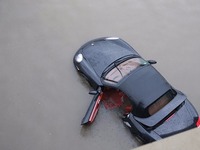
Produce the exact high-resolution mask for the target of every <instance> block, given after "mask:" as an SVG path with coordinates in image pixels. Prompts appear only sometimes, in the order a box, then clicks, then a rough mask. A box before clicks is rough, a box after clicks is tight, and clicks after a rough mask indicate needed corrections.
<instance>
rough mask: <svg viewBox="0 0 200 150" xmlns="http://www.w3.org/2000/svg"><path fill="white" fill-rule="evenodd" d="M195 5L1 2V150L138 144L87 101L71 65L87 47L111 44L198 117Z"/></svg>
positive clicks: (194, 1) (110, 114) (198, 20)
mask: <svg viewBox="0 0 200 150" xmlns="http://www.w3.org/2000/svg"><path fill="white" fill-rule="evenodd" d="M199 27H200V2H199V1H198V0H190V1H186V0H168V1H164V0H157V1H152V0H150V1H143V0H140V1H138V0H123V1H120V0H117V1H116V0H109V1H106V0H101V1H92V0H85V1H81V0H73V1H70V0H57V1H56V0H34V1H27V0H18V1H12V0H1V1H0V149H1V150H11V149H14V150H26V149H29V150H36V149H37V150H55V149H58V150H60V149H67V150H77V149H83V150H88V149H96V150H102V149H109V150H112V149H113V150H114V149H115V150H127V149H131V148H135V147H137V146H139V145H140V144H139V143H138V142H137V140H136V139H135V138H134V136H132V135H131V134H130V132H129V131H128V130H127V129H126V128H125V126H124V125H123V124H122V122H121V120H120V119H119V117H118V115H117V113H116V111H108V110H106V109H105V108H104V107H103V106H101V108H100V111H99V113H98V116H97V118H96V120H95V122H94V124H92V125H91V126H90V127H81V126H80V123H81V119H82V117H83V115H84V113H85V111H86V110H87V107H88V105H89V103H90V100H91V98H92V97H91V96H90V95H88V94H87V93H88V91H89V87H88V86H87V84H86V83H85V82H84V81H83V80H82V79H81V78H80V77H79V76H78V75H77V72H76V71H75V69H74V66H73V63H72V58H73V56H74V53H75V52H76V50H77V49H78V48H79V47H80V46H81V45H82V44H84V43H85V42H87V41H88V40H91V39H93V38H97V37H102V36H118V37H121V38H122V39H124V40H125V41H127V42H128V43H129V44H130V45H132V46H133V47H134V48H135V49H136V50H137V51H138V52H139V53H140V54H141V55H142V56H143V57H144V58H146V59H155V60H157V61H158V64H156V65H155V67H156V68H157V69H158V70H159V71H160V72H161V73H162V74H163V76H164V77H166V79H167V80H168V81H169V82H170V83H171V84H172V85H173V86H174V87H176V88H178V89H180V90H182V91H184V92H185V93H186V94H187V95H188V98H189V99H190V100H191V102H192V103H193V104H194V105H195V107H196V108H197V110H198V111H199V112H200V101H199V98H200V92H199V77H200V69H199V64H200V59H199V56H200V42H199V41H200V28H199Z"/></svg>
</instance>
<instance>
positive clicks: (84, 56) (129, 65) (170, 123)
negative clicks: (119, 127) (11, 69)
mask: <svg viewBox="0 0 200 150" xmlns="http://www.w3.org/2000/svg"><path fill="white" fill-rule="evenodd" d="M153 64H156V61H154V60H145V59H144V58H142V57H141V56H140V55H139V54H138V53H137V52H136V51H135V50H134V49H133V48H132V47H131V46H130V45H129V44H127V43H126V42H125V41H123V40H122V39H120V38H117V37H107V38H99V39H95V40H92V41H89V42H87V43H86V44H84V45H83V46H82V47H81V48H80V49H79V50H78V51H77V52H76V54H75V56H74V65H75V67H76V69H77V71H78V72H79V73H80V74H81V75H82V76H83V77H84V78H85V79H86V80H87V81H88V82H89V84H90V85H91V86H92V87H93V89H94V90H93V91H90V94H92V95H94V97H93V99H92V101H91V103H90V106H89V108H88V110H87V112H86V114H85V116H84V118H83V120H82V123H81V124H82V125H85V124H90V123H92V122H93V121H94V119H95V117H96V114H97V112H98V109H99V104H100V102H101V101H104V100H105V99H108V98H109V95H115V96H113V97H112V96H111V98H113V99H114V101H115V102H116V103H115V102H114V103H115V104H116V105H117V106H119V107H122V108H123V109H124V111H123V117H122V120H123V122H124V123H125V125H127V127H128V128H129V129H130V131H131V132H132V133H133V134H134V135H136V136H137V137H139V138H140V139H141V140H142V141H143V142H145V143H148V142H152V141H156V140H159V139H162V138H165V137H168V136H170V135H174V134H176V133H179V132H182V131H185V130H189V129H192V128H195V127H199V126H200V118H199V116H198V113H197V111H196V110H195V108H194V107H193V105H192V104H191V103H190V102H189V100H188V99H187V97H186V96H185V95H184V94H183V93H182V92H181V91H179V90H177V89H175V88H174V87H172V85H170V84H169V83H168V82H167V80H166V79H165V78H164V77H163V76H162V75H161V74H160V73H159V72H158V71H157V70H156V69H155V68H154V67H153V66H152V65H153ZM110 91H112V92H110ZM113 91H114V92H113ZM114 93H115V94H114ZM117 94H118V95H117ZM117 101H118V102H117Z"/></svg>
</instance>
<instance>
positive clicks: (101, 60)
mask: <svg viewBox="0 0 200 150" xmlns="http://www.w3.org/2000/svg"><path fill="white" fill-rule="evenodd" d="M82 54H83V56H84V58H85V59H86V60H87V61H88V63H89V64H90V65H91V66H92V68H93V69H94V70H95V72H96V73H97V75H98V76H99V77H100V76H101V75H102V73H103V71H104V70H105V69H106V68H107V67H108V66H109V65H110V64H111V63H113V62H114V61H115V60H117V59H120V58H122V57H124V56H127V55H137V56H139V54H138V53H137V52H136V51H135V50H134V49H133V48H132V47H130V46H129V45H128V44H127V43H126V42H124V41H123V40H121V39H116V40H106V38H102V39H97V40H94V41H90V42H88V43H86V44H85V45H84V46H83V47H82Z"/></svg>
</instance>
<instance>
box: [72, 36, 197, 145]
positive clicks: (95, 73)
mask: <svg viewBox="0 0 200 150" xmlns="http://www.w3.org/2000/svg"><path fill="white" fill-rule="evenodd" d="M109 42H111V43H112V44H113V43H115V44H116V45H117V46H119V47H118V48H116V49H112V47H111V48H110V47H105V46H106V43H107V46H108V45H109V44H108V43H109ZM97 43H98V44H97ZM101 43H103V44H102V45H101ZM96 44H97V45H98V46H96V47H95V45H96ZM99 47H101V49H98V48H99ZM104 48H105V49H106V50H107V51H109V53H107V51H105V50H104ZM117 49H121V50H124V49H126V52H127V54H125V53H124V54H123V56H121V53H120V55H119V54H118V53H117V52H116V53H115V57H114V58H113V57H111V56H112V51H116V50H117ZM101 50H104V51H103V52H104V53H105V54H102V51H101ZM86 51H87V52H86ZM93 51H94V52H96V54H95V58H96V59H93V61H90V60H88V59H87V58H92V55H93ZM98 52H100V53H99V54H102V55H98ZM130 52H132V53H130ZM87 53H88V55H89V57H87V56H85V54H86V55H87ZM78 54H82V55H83V60H82V61H81V62H77V61H76V56H77V55H78ZM105 55H111V56H109V57H107V58H108V59H109V58H112V60H105V61H104V60H103V59H104V58H102V56H105ZM129 56H131V57H141V56H140V55H139V54H138V53H137V52H136V51H135V50H134V49H133V48H132V47H131V46H130V45H129V44H127V43H126V42H125V41H123V40H121V39H118V38H99V39H95V40H92V41H89V42H87V43H86V44H84V45H83V46H82V47H81V48H80V49H79V50H78V51H77V52H76V54H75V57H74V65H75V67H76V69H77V70H78V71H79V72H80V73H81V74H82V75H83V76H84V77H85V78H86V80H88V82H89V83H90V85H91V86H92V87H93V88H94V89H95V90H97V89H99V88H101V89H103V88H104V86H105V87H113V88H118V89H120V90H121V91H123V92H124V93H125V94H127V96H130V97H131V98H132V100H133V101H134V98H136V97H132V96H131V95H129V94H130V93H131V91H132V90H134V89H131V91H130V90H128V89H129V88H128V86H127V88H125V89H127V90H125V89H124V87H126V84H125V86H121V87H120V85H122V84H123V83H124V81H126V80H127V78H130V77H131V76H134V74H133V73H131V74H130V75H129V76H127V77H125V78H124V79H123V81H120V82H119V83H117V84H111V83H107V82H105V81H104V78H103V75H102V74H103V72H104V71H105V70H106V69H108V68H109V67H110V65H112V63H114V61H117V60H120V59H122V58H123V57H129ZM141 58H142V57H141ZM101 61H102V62H103V63H101ZM149 62H153V63H149V65H148V66H147V67H150V68H152V69H155V68H154V67H152V66H151V64H154V63H155V61H149ZM142 67H144V66H141V68H142ZM145 67H146V66H145ZM141 68H139V69H138V70H140V69H141ZM98 69H99V70H98ZM157 73H158V72H157ZM158 75H159V76H160V77H161V78H162V79H161V80H163V81H164V82H165V83H166V88H164V89H163V90H160V94H158V95H154V96H153V97H152V98H153V99H154V101H155V100H156V97H157V98H158V97H159V96H161V95H162V94H164V92H166V90H168V89H170V88H173V87H172V86H171V85H170V84H169V83H168V82H167V81H166V80H165V78H164V77H162V75H160V73H158ZM127 81H128V80H127ZM127 83H128V82H127ZM152 84H153V83H152ZM129 87H130V86H129ZM136 87H137V86H136ZM173 89H174V88H173ZM156 90H158V91H159V88H157V89H156ZM174 90H175V89H174ZM136 91H137V90H136ZM175 91H176V92H177V96H176V97H175V98H174V99H173V100H172V101H171V102H170V103H169V105H167V106H165V107H164V108H163V109H162V110H160V111H159V112H157V113H156V114H154V115H153V116H150V117H148V118H140V117H137V116H134V113H130V114H128V115H127V116H125V117H124V118H123V119H122V120H123V121H124V123H125V124H128V126H129V128H130V130H131V132H132V133H133V134H135V135H136V136H138V137H139V138H141V139H142V140H143V141H144V142H145V143H148V142H152V141H156V140H159V139H162V138H164V137H167V136H170V135H173V134H176V133H179V132H181V131H184V130H188V129H191V128H194V127H196V126H195V125H196V121H197V120H198V113H197V112H196V110H195V108H194V106H192V104H191V103H190V102H189V101H188V100H187V98H186V96H185V95H184V94H183V93H182V92H180V91H178V90H175ZM138 92H139V93H142V91H141V92H140V91H138ZM154 92H156V91H154ZM97 93H98V92H97ZM158 93H159V92H158ZM136 94H137V93H136ZM146 94H148V93H146ZM140 95H141V94H140ZM95 97H97V95H95V96H94V98H93V101H92V102H91V104H94V102H95ZM176 99H177V101H176ZM149 104H150V103H149V102H148V103H146V104H145V106H144V107H146V106H147V105H149ZM170 105H171V107H170ZM93 106H94V105H93ZM138 106H139V105H138ZM136 107H137V105H136ZM182 107H185V110H188V112H187V113H190V116H188V117H190V118H191V119H192V120H193V123H192V124H191V125H189V126H185V125H182V124H176V126H178V128H177V131H172V132H168V133H167V134H165V133H162V132H160V131H162V130H163V131H164V130H165V129H164V128H163V127H164V125H165V122H166V120H167V119H168V118H169V117H170V116H171V115H174V116H172V117H174V118H175V117H177V116H176V115H177V114H178V113H177V112H179V111H181V110H182ZM91 109H93V107H92V106H91V107H89V108H88V110H91ZM87 112H88V111H87ZM183 113H186V112H183V111H182V115H183ZM88 115H90V113H86V115H85V117H87V118H88ZM191 119H190V120H191ZM186 120H187V118H186ZM85 123H87V122H85V121H84V119H83V121H82V124H85ZM174 125H175V124H173V126H174ZM165 128H166V126H165ZM167 128H172V127H170V125H169V126H168V127H167ZM158 129H159V130H158Z"/></svg>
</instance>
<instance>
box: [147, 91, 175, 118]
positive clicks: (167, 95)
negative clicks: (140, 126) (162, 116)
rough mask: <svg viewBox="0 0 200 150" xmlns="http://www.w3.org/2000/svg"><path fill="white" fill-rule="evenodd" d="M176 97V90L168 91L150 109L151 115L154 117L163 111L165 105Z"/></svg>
mask: <svg viewBox="0 0 200 150" xmlns="http://www.w3.org/2000/svg"><path fill="white" fill-rule="evenodd" d="M175 96H176V92H175V91H174V90H169V91H167V92H166V93H165V94H164V95H162V96H161V97H160V98H159V99H158V100H156V101H155V102H154V103H153V104H151V105H150V106H149V107H148V113H149V115H150V116H151V115H153V114H155V113H156V112H158V111H159V110H161V109H162V108H163V107H164V106H165V105H167V104H168V103H169V102H170V101H171V100H172V99H173V98H174V97H175Z"/></svg>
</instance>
